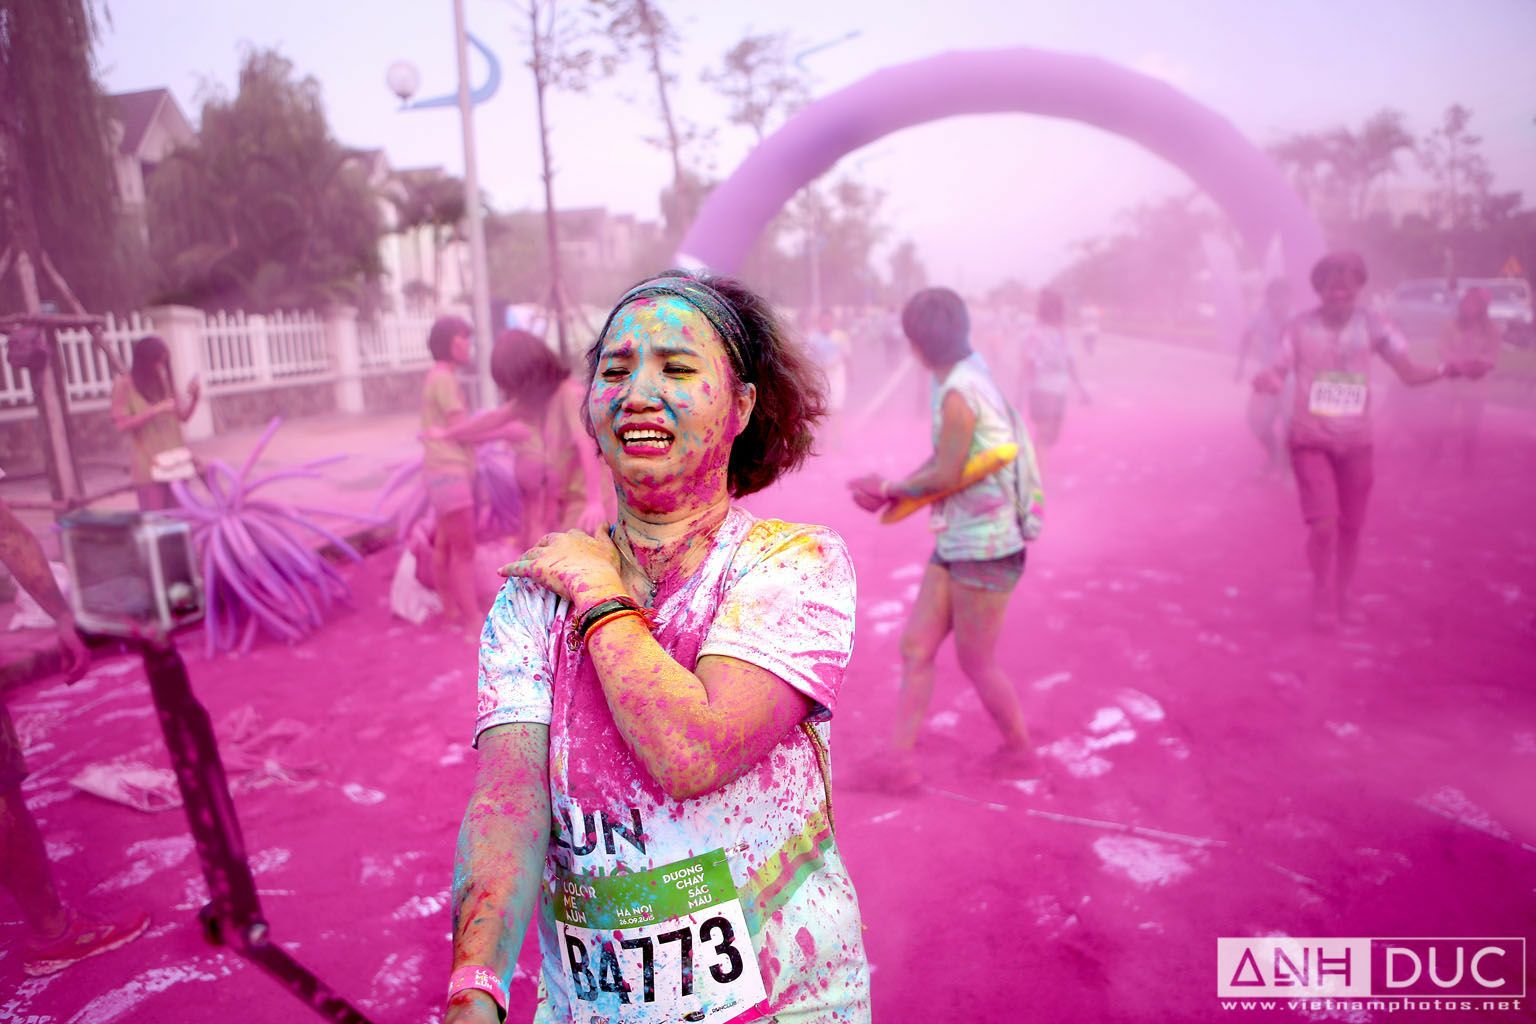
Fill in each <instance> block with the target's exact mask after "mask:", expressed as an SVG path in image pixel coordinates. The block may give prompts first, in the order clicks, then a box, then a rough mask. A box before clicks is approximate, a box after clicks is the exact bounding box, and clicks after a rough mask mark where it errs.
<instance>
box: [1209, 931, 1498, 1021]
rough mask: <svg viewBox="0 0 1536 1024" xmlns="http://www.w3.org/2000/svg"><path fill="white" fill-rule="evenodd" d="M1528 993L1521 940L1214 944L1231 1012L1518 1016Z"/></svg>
mask: <svg viewBox="0 0 1536 1024" xmlns="http://www.w3.org/2000/svg"><path fill="white" fill-rule="evenodd" d="M1525 986H1526V945H1525V939H1523V938H1462V937H1458V938H1392V939H1386V938H1337V937H1334V938H1293V937H1289V936H1282V937H1277V938H1219V939H1217V940H1216V995H1217V997H1218V998H1219V999H1221V1000H1222V1006H1223V1007H1224V1008H1227V1009H1291V1008H1296V1007H1301V1006H1308V1005H1312V1004H1313V1003H1315V1002H1318V1001H1323V1002H1326V1003H1329V1004H1350V1005H1354V1004H1357V1003H1358V1004H1363V1005H1362V1008H1382V1009H1391V1008H1397V1009H1462V1010H1465V1009H1480V1008H1481V1009H1504V1010H1509V1009H1519V1008H1521V1006H1522V1005H1523V1000H1524V999H1525V994H1526V992H1525ZM1382 1000H1386V1001H1388V1002H1387V1003H1381V1002H1380V1001H1382ZM1366 1001H1369V1002H1368V1003H1367V1002H1366Z"/></svg>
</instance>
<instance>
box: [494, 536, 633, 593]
mask: <svg viewBox="0 0 1536 1024" xmlns="http://www.w3.org/2000/svg"><path fill="white" fill-rule="evenodd" d="M619 566H620V561H619V549H618V548H616V547H614V546H613V541H612V540H610V539H609V538H608V535H607V534H605V533H602V532H598V533H595V534H593V533H583V532H582V531H581V530H567V531H566V532H564V533H550V534H546V535H545V536H544V537H543V538H542V539H541V540H540V541H539V542H538V543H537V544H535V545H534V546H533V547H531V548H529V549H528V550H527V551H524V552H523V553H522V555H520V556H519V557H518V558H517V560H516V561H513V562H510V563H508V564H507V565H504V566H502V567H501V569H500V573H501V575H502V576H505V577H509V578H511V577H516V578H518V579H525V580H532V581H533V582H535V583H537V584H539V585H540V586H542V587H545V588H547V589H548V590H551V591H553V592H554V593H555V594H557V595H558V596H560V597H563V598H565V599H566V600H568V601H570V602H571V604H572V605H573V606H574V607H575V608H576V610H577V611H578V612H583V611H585V610H586V609H588V608H590V607H592V606H593V605H594V604H597V603H598V602H599V601H603V600H606V599H607V598H610V597H613V596H614V595H616V594H622V593H624V583H623V581H622V579H621V578H620V573H619Z"/></svg>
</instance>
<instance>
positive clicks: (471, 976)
mask: <svg viewBox="0 0 1536 1024" xmlns="http://www.w3.org/2000/svg"><path fill="white" fill-rule="evenodd" d="M470 989H475V990H478V991H480V992H484V993H485V994H486V995H488V996H490V997H491V999H492V1000H493V1001H494V1002H495V1003H496V1008H497V1010H498V1011H499V1015H500V1017H501V1019H502V1020H506V1019H507V988H506V986H505V985H503V984H502V983H501V979H500V978H498V977H497V976H496V972H495V971H493V970H491V969H490V968H489V967H481V966H479V965H476V964H470V965H468V966H465V967H460V968H459V969H458V970H456V971H454V972H453V974H452V975H451V976H450V977H449V978H448V998H449V999H452V998H453V997H454V996H456V995H458V994H459V993H460V992H467V991H469V990H470Z"/></svg>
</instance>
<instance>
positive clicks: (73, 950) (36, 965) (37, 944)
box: [23, 910, 149, 978]
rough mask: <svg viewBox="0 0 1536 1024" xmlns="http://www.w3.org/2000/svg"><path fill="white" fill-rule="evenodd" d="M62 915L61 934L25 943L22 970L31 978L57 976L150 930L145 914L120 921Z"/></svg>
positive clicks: (72, 914) (70, 913)
mask: <svg viewBox="0 0 1536 1024" xmlns="http://www.w3.org/2000/svg"><path fill="white" fill-rule="evenodd" d="M65 913H66V914H68V915H69V921H68V923H67V924H66V925H65V926H64V930H63V931H62V932H60V933H59V934H58V935H56V936H54V937H53V938H51V939H30V940H28V942H27V945H26V952H25V954H24V957H23V968H24V969H25V970H26V972H27V974H29V975H31V976H32V977H34V978H41V977H43V976H44V975H47V974H56V973H58V972H59V971H62V970H63V969H64V968H66V967H68V966H70V965H71V964H75V963H78V962H80V961H81V960H84V959H85V958H86V957H88V956H95V955H96V954H97V953H105V952H108V951H109V950H113V949H117V948H118V947H119V946H126V945H127V944H128V943H130V942H132V941H133V940H134V939H136V938H138V937H139V936H140V935H143V934H144V931H145V929H147V928H148V927H149V915H148V914H142V913H141V914H135V915H133V916H131V917H126V918H124V919H123V920H121V921H97V920H93V919H92V918H89V917H84V916H82V915H81V914H80V913H78V912H77V911H74V910H66V911H65Z"/></svg>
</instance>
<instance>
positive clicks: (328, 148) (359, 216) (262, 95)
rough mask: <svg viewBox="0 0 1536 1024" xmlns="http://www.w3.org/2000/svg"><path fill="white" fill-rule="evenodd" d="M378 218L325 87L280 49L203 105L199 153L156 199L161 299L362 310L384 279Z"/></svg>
mask: <svg viewBox="0 0 1536 1024" xmlns="http://www.w3.org/2000/svg"><path fill="white" fill-rule="evenodd" d="M381 221H382V218H381V216H380V210H379V199H378V197H377V196H376V195H375V194H374V192H373V191H372V189H371V188H370V187H369V185H368V183H367V180H366V178H365V176H364V173H363V171H362V169H361V168H360V167H359V166H358V165H357V164H356V163H355V161H354V158H353V156H352V155H351V154H349V153H347V151H346V150H344V149H343V148H342V147H341V145H340V144H338V143H337V141H336V140H335V138H334V137H333V136H332V135H331V131H330V127H329V125H328V124H327V123H326V119H325V111H324V107H323V105H322V103H321V97H320V85H319V83H318V82H317V81H316V80H315V79H314V78H313V77H312V76H305V77H303V78H298V77H296V76H295V72H294V67H293V64H292V62H291V61H289V60H288V59H287V58H285V57H283V56H281V55H280V54H279V53H277V52H276V51H275V50H251V51H250V52H248V53H247V54H246V56H245V60H244V63H243V65H242V67H241V70H240V79H239V88H238V91H237V92H236V93H235V95H234V96H232V97H231V96H226V95H223V94H221V93H217V92H215V93H214V94H213V95H211V96H210V97H209V98H208V99H207V101H206V102H205V103H204V104H203V114H202V131H201V133H200V138H199V140H198V142H197V144H196V145H194V146H189V147H184V148H182V149H179V150H177V151H176V152H175V153H173V154H172V155H171V156H170V157H169V158H168V159H167V160H166V161H165V162H164V163H163V164H162V165H161V167H160V168H159V169H158V170H157V171H156V173H155V176H154V178H153V179H152V180H151V185H150V191H149V224H150V245H151V249H152V251H153V253H154V256H155V261H156V263H157V266H158V268H159V271H160V273H161V297H162V298H163V299H165V300H169V301H177V302H184V303H188V304H192V305H199V306H203V307H205V308H215V307H220V306H240V307H243V308H246V309H252V310H270V309H276V308H281V307H301V306H302V307H315V306H322V305H325V304H327V303H332V302H352V303H359V304H361V303H364V301H365V299H366V297H367V294H368V292H369V290H370V288H371V287H372V286H373V285H374V283H375V282H376V281H377V279H378V277H379V275H380V273H381V272H382V265H381V262H380V259H379V247H378V241H379V235H380V231H381Z"/></svg>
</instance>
